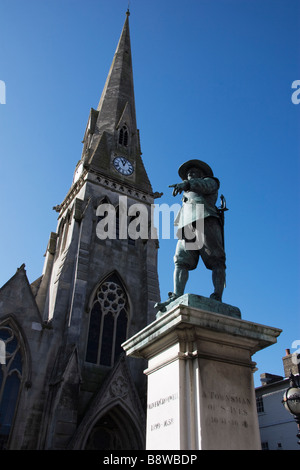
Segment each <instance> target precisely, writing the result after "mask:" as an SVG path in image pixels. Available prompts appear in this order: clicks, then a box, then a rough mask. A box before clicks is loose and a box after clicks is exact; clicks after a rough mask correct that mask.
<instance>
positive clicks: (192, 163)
mask: <svg viewBox="0 0 300 470" xmlns="http://www.w3.org/2000/svg"><path fill="white" fill-rule="evenodd" d="M190 168H200V170H201V171H202V172H203V173H204V175H205V176H214V174H213V171H212V169H211V168H210V166H209V165H208V164H207V163H205V162H202V161H201V160H189V161H188V162H185V163H183V164H182V165H181V166H180V167H179V170H178V174H179V176H180V178H182V179H183V180H185V179H186V175H187V171H188V170H189V169H190Z"/></svg>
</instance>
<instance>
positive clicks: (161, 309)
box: [154, 292, 179, 312]
mask: <svg viewBox="0 0 300 470" xmlns="http://www.w3.org/2000/svg"><path fill="white" fill-rule="evenodd" d="M168 296H169V298H168V300H166V301H165V302H157V303H156V304H155V305H154V308H155V309H157V310H158V311H159V312H165V311H166V306H167V305H169V304H170V303H172V302H173V301H174V300H175V299H177V298H178V297H179V296H178V295H176V294H174V292H169V293H168Z"/></svg>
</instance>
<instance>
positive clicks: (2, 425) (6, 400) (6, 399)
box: [0, 324, 22, 449]
mask: <svg viewBox="0 0 300 470" xmlns="http://www.w3.org/2000/svg"><path fill="white" fill-rule="evenodd" d="M0 349H1V356H0V449H5V447H6V443H7V441H8V438H9V433H10V430H11V426H12V422H13V418H14V414H15V409H16V405H17V400H18V395H19V389H20V384H21V381H22V354H21V347H20V343H19V341H18V338H17V336H16V334H15V332H14V331H13V329H12V328H11V327H10V326H9V324H6V325H5V326H0Z"/></svg>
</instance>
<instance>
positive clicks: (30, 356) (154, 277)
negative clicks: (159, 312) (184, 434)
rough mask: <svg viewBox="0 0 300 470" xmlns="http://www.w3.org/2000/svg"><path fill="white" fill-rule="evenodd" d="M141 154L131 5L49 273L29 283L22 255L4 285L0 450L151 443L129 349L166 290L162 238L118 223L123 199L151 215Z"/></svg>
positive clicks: (141, 386)
mask: <svg viewBox="0 0 300 470" xmlns="http://www.w3.org/2000/svg"><path fill="white" fill-rule="evenodd" d="M141 154H142V153H141V146H140V137H139V130H138V129H137V123H136V112H135V98H134V85H133V72H132V57H131V46H130V32H129V12H127V14H126V18H125V23H124V26H123V29H122V32H121V36H120V39H119V43H118V45H117V49H116V52H115V55H114V57H113V61H112V65H111V68H110V70H109V73H108V77H107V80H106V83H105V86H104V89H103V92H102V95H101V98H100V101H99V105H98V107H97V109H93V108H91V110H90V114H89V117H88V122H87V126H86V130H85V133H84V139H83V150H82V155H81V159H80V160H79V162H78V163H77V165H76V168H75V171H74V177H73V182H72V185H71V188H70V189H69V191H68V193H67V195H66V197H65V199H64V200H63V201H62V202H61V204H60V205H59V206H56V207H55V208H54V209H55V210H56V211H57V214H58V223H57V229H56V231H55V232H52V233H51V234H50V237H49V241H48V245H47V249H46V254H45V262H44V269H43V273H42V275H41V276H40V277H39V278H38V279H37V280H36V281H34V282H33V283H31V284H30V282H29V281H28V278H27V275H26V270H25V266H24V265H22V266H21V267H20V268H18V270H17V272H16V273H15V275H14V276H13V277H12V278H11V279H10V280H8V282H7V283H6V284H5V285H3V286H2V287H1V288H0V449H11V450H13V449H17V450H22V449H24V450H31V449H33V450H36V449H79V450H81V449H91V450H93V449H96V450H118V449H120V450H124V449H128V450H131V449H144V448H145V411H146V409H145V407H146V391H147V389H146V377H145V375H144V373H143V370H144V369H145V366H146V365H145V363H144V361H143V360H142V359H134V358H128V357H126V356H125V354H124V352H123V349H122V347H121V345H122V343H124V341H125V340H126V339H128V338H130V337H131V336H132V335H134V334H135V333H137V332H138V331H140V330H141V329H143V328H144V327H145V326H146V325H148V324H149V323H151V322H152V321H153V320H155V310H154V304H155V303H156V302H158V301H159V300H160V294H159V282H158V274H157V250H158V242H157V240H156V239H155V238H153V237H151V236H148V237H145V236H142V237H138V238H136V237H132V236H131V237H130V236H124V233H123V232H124V230H121V225H120V218H121V216H122V217H123V220H124V210H125V209H126V210H127V213H125V217H127V218H128V221H129V220H134V217H137V215H138V214H135V215H132V216H131V219H130V207H131V206H133V205H134V204H142V205H143V207H144V208H146V209H147V211H148V214H149V220H150V219H151V217H150V215H151V209H152V207H153V204H154V198H155V194H154V193H153V190H152V186H151V183H150V181H149V178H148V176H147V172H146V169H145V167H144V163H143V160H142V158H141ZM75 163H76V162H74V165H75ZM124 201H126V208H125V209H124V207H123V206H124V204H123V202H124ZM104 205H105V206H104ZM108 206H109V207H112V208H113V209H114V211H115V217H114V219H113V220H114V222H115V225H114V228H115V237H107V238H105V237H100V236H99V231H98V230H97V227H99V223H100V222H101V221H103V217H104V213H103V211H101V210H99V208H101V207H102V208H103V207H108ZM127 214H129V215H128V216H127ZM149 230H150V227H149ZM21 262H22V261H21Z"/></svg>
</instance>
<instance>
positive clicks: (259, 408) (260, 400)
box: [256, 397, 265, 413]
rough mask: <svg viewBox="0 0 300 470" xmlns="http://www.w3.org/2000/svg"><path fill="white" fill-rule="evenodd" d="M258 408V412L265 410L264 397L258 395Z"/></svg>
mask: <svg viewBox="0 0 300 470" xmlns="http://www.w3.org/2000/svg"><path fill="white" fill-rule="evenodd" d="M256 409H257V413H263V412H264V411H265V410H264V402H263V397H256Z"/></svg>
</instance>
